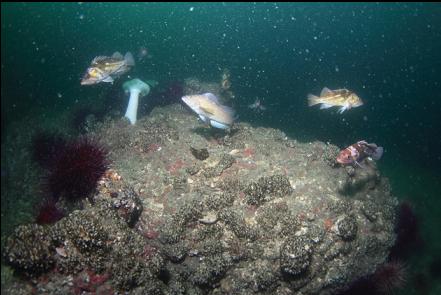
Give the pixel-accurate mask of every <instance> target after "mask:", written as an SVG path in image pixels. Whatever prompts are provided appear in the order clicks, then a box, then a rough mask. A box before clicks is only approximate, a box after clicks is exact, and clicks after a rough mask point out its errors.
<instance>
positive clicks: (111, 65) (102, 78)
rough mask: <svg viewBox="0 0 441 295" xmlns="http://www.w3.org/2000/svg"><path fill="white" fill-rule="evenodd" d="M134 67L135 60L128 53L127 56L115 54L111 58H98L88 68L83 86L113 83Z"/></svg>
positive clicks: (82, 81)
mask: <svg viewBox="0 0 441 295" xmlns="http://www.w3.org/2000/svg"><path fill="white" fill-rule="evenodd" d="M133 66H135V60H134V59H133V55H132V54H131V53H130V52H127V53H126V55H125V56H122V54H121V53H119V52H115V53H114V54H113V55H112V56H111V57H108V56H97V57H95V58H94V59H93V60H92V62H91V63H90V66H89V67H88V68H87V71H86V73H85V74H84V76H83V79H82V80H81V85H93V84H98V83H100V82H108V83H113V81H114V80H115V79H116V78H118V77H120V76H121V75H123V74H125V73H127V72H128V71H130V69H131V68H132V67H133Z"/></svg>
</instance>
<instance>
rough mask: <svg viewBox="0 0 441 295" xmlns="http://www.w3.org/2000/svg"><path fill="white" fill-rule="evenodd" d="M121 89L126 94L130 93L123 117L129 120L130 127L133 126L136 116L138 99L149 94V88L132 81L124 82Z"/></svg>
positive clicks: (137, 80) (146, 85) (134, 80)
mask: <svg viewBox="0 0 441 295" xmlns="http://www.w3.org/2000/svg"><path fill="white" fill-rule="evenodd" d="M123 89H124V90H125V91H126V92H130V98H129V104H128V106H127V111H126V114H125V117H126V118H128V119H129V121H130V123H131V124H132V125H135V124H136V116H137V114H138V103H139V98H140V97H144V96H146V95H148V94H149V92H150V86H149V85H148V84H147V83H145V82H143V81H141V80H139V79H133V80H130V81H127V82H125V83H124V84H123Z"/></svg>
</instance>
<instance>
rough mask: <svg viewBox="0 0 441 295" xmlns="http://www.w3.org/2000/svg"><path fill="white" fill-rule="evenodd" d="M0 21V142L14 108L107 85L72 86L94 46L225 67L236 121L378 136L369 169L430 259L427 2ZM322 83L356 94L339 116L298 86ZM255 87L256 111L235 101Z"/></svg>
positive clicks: (434, 231) (65, 9)
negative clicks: (412, 219)
mask: <svg viewBox="0 0 441 295" xmlns="http://www.w3.org/2000/svg"><path fill="white" fill-rule="evenodd" d="M1 25H2V34H1V41H2V43H1V62H2V69H1V73H2V75H1V82H2V83H1V107H2V141H3V139H4V134H7V132H8V126H10V125H11V123H13V122H14V121H17V120H20V119H22V118H23V117H24V116H26V115H31V116H43V115H48V114H51V115H56V114H57V113H58V112H61V111H62V110H66V109H71V108H73V107H74V106H75V105H78V104H82V103H87V104H90V103H93V102H94V100H95V99H96V100H98V99H99V97H102V93H103V92H109V91H112V89H114V91H115V92H118V91H119V88H118V87H121V85H120V84H118V83H115V84H114V85H110V84H100V85H95V86H80V83H79V80H80V78H81V76H82V74H83V73H84V71H85V70H86V68H87V66H88V65H89V63H90V61H91V60H92V58H93V57H95V56H97V55H111V54H112V53H113V52H114V51H117V50H118V51H120V52H122V53H125V52H126V51H132V52H133V53H134V54H135V55H136V53H137V51H138V49H139V48H140V47H146V48H147V49H148V51H149V53H150V54H151V55H152V57H151V58H150V59H144V60H142V61H140V62H138V63H137V65H136V67H135V68H134V70H133V71H132V72H130V75H131V76H132V77H133V76H136V77H140V78H142V79H156V80H158V81H159V82H160V83H161V84H162V85H166V84H168V83H170V82H171V81H175V80H178V81H179V80H183V79H184V78H187V77H191V76H196V77H198V78H200V79H203V80H207V81H217V80H218V79H219V75H220V72H221V71H220V69H222V68H229V69H230V71H231V73H232V83H233V90H234V92H235V94H236V99H235V101H234V103H233V104H234V107H235V109H236V110H237V111H238V113H239V116H240V120H242V121H247V122H251V123H252V124H253V125H260V126H269V127H274V128H280V129H281V130H283V131H284V132H286V133H287V134H288V135H289V136H291V137H293V138H296V139H298V140H301V141H306V140H308V141H309V140H322V141H329V142H331V143H333V144H336V145H338V146H340V147H341V148H343V147H345V146H347V145H349V144H352V143H354V142H356V141H358V140H361V139H365V140H367V141H368V142H375V143H377V144H378V145H382V146H384V148H385V154H384V157H383V159H381V161H380V162H379V165H380V169H381V171H382V172H383V174H385V175H386V176H389V177H390V179H391V183H392V188H393V191H394V192H395V193H396V195H398V196H399V197H400V198H401V199H407V200H410V201H411V202H412V203H413V204H414V206H415V208H416V211H417V213H418V215H419V216H420V217H421V220H422V221H421V224H422V226H423V233H424V235H425V239H426V240H427V241H428V246H427V247H426V248H425V249H426V251H427V253H426V257H430V259H432V258H433V256H434V257H435V258H436V257H438V259H439V256H437V255H438V254H436V253H439V252H441V249H440V246H439V243H440V237H439V233H438V231H439V229H440V228H441V222H440V218H439V217H438V215H440V213H441V209H440V206H441V202H440V198H441V193H440V191H441V189H440V184H439V179H441V173H440V171H441V168H440V167H441V123H440V117H441V81H440V77H441V5H440V4H430V3H413V4H412V3H386V4H383V3H378V4H363V3H339V4H328V3H326V4H324V3H322V4H312V3H310V4H289V3H279V4H276V3H257V4H252V3H236V4H235V3H225V4H224V3H213V4H211V3H210V4H204V3H175V4H160V3H154V4H147V3H136V4H125V3H120V4H109V3H65V4H50V3H40V4H31V3H26V4H24V3H21V4H20V3H19V4H8V3H6V4H4V3H2V10H1ZM324 86H327V87H329V88H331V89H335V88H343V87H347V88H349V89H351V90H353V91H354V92H356V93H357V94H358V95H359V96H360V97H361V98H362V99H363V101H364V102H365V105H364V106H362V107H360V108H356V109H353V110H350V111H349V112H347V113H344V114H343V115H340V114H338V113H337V112H336V111H335V110H319V109H318V107H314V108H308V107H307V104H306V96H307V94H308V93H314V94H318V93H319V92H320V90H321V89H322V88H323V87H324ZM58 94H61V97H59V95H58ZM257 97H259V98H260V99H261V100H262V101H263V104H265V105H267V107H268V110H267V111H266V112H264V113H262V114H257V113H255V112H253V111H251V110H250V109H248V108H247V105H248V104H250V103H252V102H254V100H255V99H256V98H257ZM115 99H121V96H119V95H115ZM100 103H102V101H101V102H97V105H99V104H100ZM125 103H126V101H123V102H122V105H123V104H125ZM144 115H147V114H144ZM30 128H32V127H30ZM2 171H3V169H2ZM435 258H433V259H435ZM430 259H429V260H430Z"/></svg>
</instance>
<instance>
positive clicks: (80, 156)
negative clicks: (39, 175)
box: [47, 137, 109, 200]
mask: <svg viewBox="0 0 441 295" xmlns="http://www.w3.org/2000/svg"><path fill="white" fill-rule="evenodd" d="M108 167H109V161H108V160H107V150H106V149H105V148H104V147H102V146H101V145H100V144H99V143H97V142H96V141H94V140H91V139H88V138H85V137H82V138H80V139H78V140H75V141H73V142H70V143H67V144H66V146H65V148H64V149H63V150H62V151H61V152H60V153H58V155H57V157H56V159H55V161H54V165H53V167H52V168H51V170H50V172H49V175H48V177H47V186H48V189H49V191H50V192H51V194H52V196H53V197H54V198H56V199H58V198H59V197H61V196H64V197H66V198H67V199H69V200H75V199H80V198H85V197H88V196H89V195H90V194H91V193H92V192H93V191H94V190H95V188H96V186H97V183H98V181H99V180H100V178H101V177H102V176H103V175H104V173H105V171H106V170H107V168H108Z"/></svg>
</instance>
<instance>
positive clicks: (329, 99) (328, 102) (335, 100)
mask: <svg viewBox="0 0 441 295" xmlns="http://www.w3.org/2000/svg"><path fill="white" fill-rule="evenodd" d="M316 104H321V106H320V109H327V108H330V107H333V106H340V109H339V111H338V112H339V113H340V114H341V113H343V112H344V111H346V110H349V109H351V108H355V107H359V106H362V105H363V102H362V101H361V99H360V97H358V95H357V94H355V93H354V92H352V91H350V90H347V89H337V90H330V89H329V88H326V87H325V88H323V89H322V92H320V97H318V96H315V95H312V94H308V106H313V105H316Z"/></svg>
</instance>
